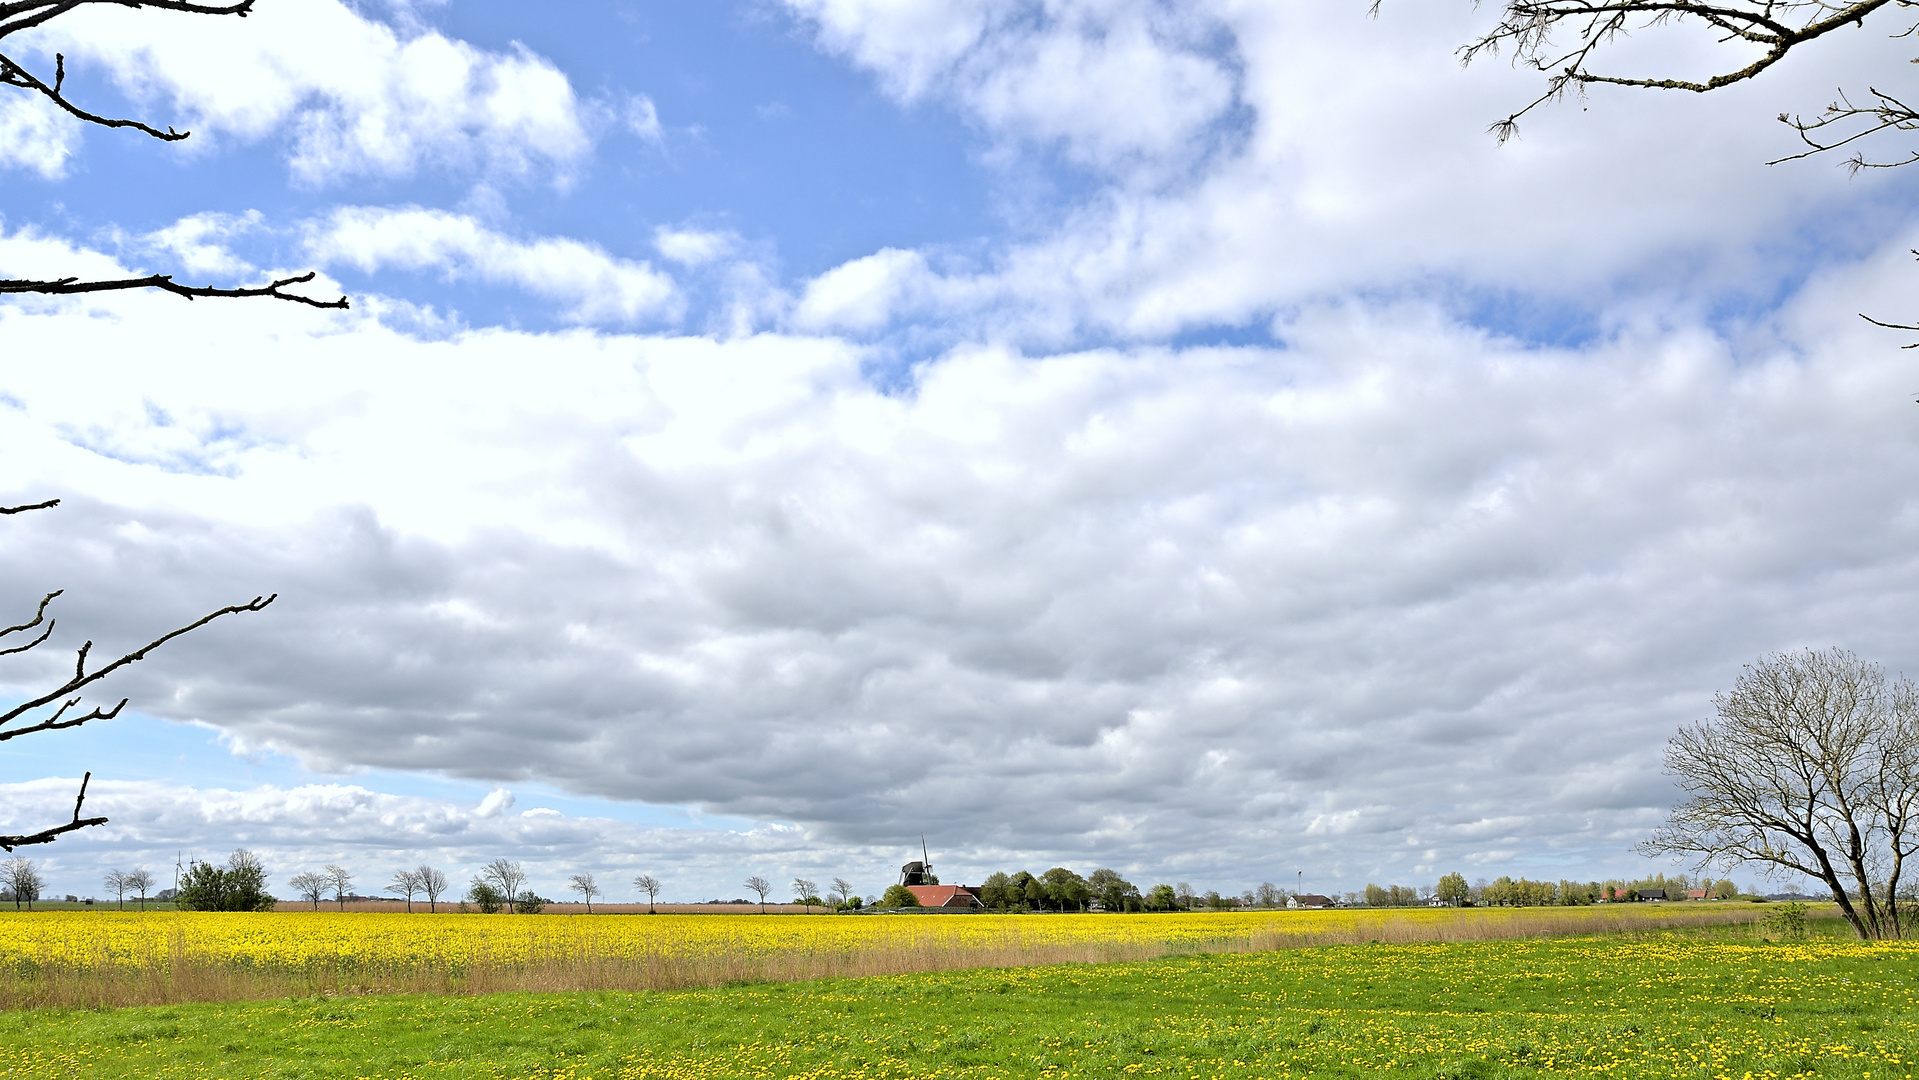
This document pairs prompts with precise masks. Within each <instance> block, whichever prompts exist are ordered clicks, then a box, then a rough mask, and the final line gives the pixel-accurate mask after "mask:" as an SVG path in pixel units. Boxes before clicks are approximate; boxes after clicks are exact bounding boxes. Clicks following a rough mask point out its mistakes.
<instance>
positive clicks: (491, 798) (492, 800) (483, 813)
mask: <svg viewBox="0 0 1919 1080" xmlns="http://www.w3.org/2000/svg"><path fill="white" fill-rule="evenodd" d="M514 802H515V800H514V798H513V793H512V792H511V791H508V790H507V789H505V788H494V789H493V790H492V791H489V792H487V795H486V798H484V799H481V800H480V805H479V806H478V807H475V808H474V811H473V816H474V817H481V818H495V817H499V816H501V815H502V814H505V813H506V812H507V811H508V810H511V809H513V803H514Z"/></svg>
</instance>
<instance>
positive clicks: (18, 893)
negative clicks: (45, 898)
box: [0, 855, 47, 911]
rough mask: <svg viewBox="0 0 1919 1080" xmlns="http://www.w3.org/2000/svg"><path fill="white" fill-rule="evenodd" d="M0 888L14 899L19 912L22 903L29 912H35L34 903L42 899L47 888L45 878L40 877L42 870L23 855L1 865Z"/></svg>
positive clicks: (14, 904)
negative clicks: (41, 895) (41, 894)
mask: <svg viewBox="0 0 1919 1080" xmlns="http://www.w3.org/2000/svg"><path fill="white" fill-rule="evenodd" d="M0 886H4V887H5V888H6V890H7V893H8V894H9V895H10V896H12V897H13V906H14V908H15V909H16V910H17V909H18V908H19V907H20V905H21V904H22V903H25V904H26V905H27V910H28V911H32V910H33V902H34V901H35V900H38V899H40V890H42V889H44V888H46V887H47V882H46V879H45V878H42V877H41V876H40V868H39V867H37V866H34V865H33V862H32V861H31V860H29V859H27V858H26V857H25V856H22V855H15V856H14V857H13V858H11V859H8V860H7V861H6V862H4V863H0Z"/></svg>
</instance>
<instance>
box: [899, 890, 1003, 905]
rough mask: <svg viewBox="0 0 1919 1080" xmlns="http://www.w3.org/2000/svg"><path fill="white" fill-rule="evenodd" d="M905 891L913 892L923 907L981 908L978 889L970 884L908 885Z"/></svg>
mask: <svg viewBox="0 0 1919 1080" xmlns="http://www.w3.org/2000/svg"><path fill="white" fill-rule="evenodd" d="M906 891H907V892H910V893H912V894H913V896H914V898H915V899H917V900H918V901H919V902H920V906H921V907H923V908H948V909H953V910H963V909H972V908H983V907H985V906H986V905H985V904H983V903H981V902H980V898H979V890H978V889H975V888H973V887H972V886H970V885H908V886H906Z"/></svg>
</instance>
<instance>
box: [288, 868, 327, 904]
mask: <svg viewBox="0 0 1919 1080" xmlns="http://www.w3.org/2000/svg"><path fill="white" fill-rule="evenodd" d="M287 884H288V885H291V886H293V891H294V892H296V893H299V894H300V899H302V900H305V901H306V902H307V903H309V904H312V905H313V910H315V911H318V910H320V899H321V898H322V897H324V896H326V887H327V879H326V875H325V874H316V873H314V872H313V871H311V870H303V871H301V872H300V873H297V874H295V875H293V876H292V877H290V878H288V879H287Z"/></svg>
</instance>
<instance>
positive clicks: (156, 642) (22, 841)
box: [0, 6, 278, 851]
mask: <svg viewBox="0 0 1919 1080" xmlns="http://www.w3.org/2000/svg"><path fill="white" fill-rule="evenodd" d="M4 10H5V9H4V6H0V11H4ZM58 505H60V500H59V499H48V500H47V501H45V502H39V503H32V504H30V505H26V506H0V515H13V514H21V513H26V512H27V511H30V510H50V509H52V508H53V507H56V506H58ZM64 591H65V590H62V589H55V590H54V591H52V592H50V593H48V594H47V595H45V596H43V597H41V598H40V603H39V605H38V606H37V607H36V608H35V609H34V612H33V618H31V619H28V620H26V621H25V622H22V623H18V624H16V625H13V626H6V627H0V656H16V655H19V654H21V653H25V652H28V651H30V650H32V649H35V648H38V647H39V646H41V645H44V644H46V642H47V641H48V640H49V639H50V638H51V637H52V636H53V628H54V626H55V624H56V623H57V622H58V620H57V619H54V618H49V617H48V615H47V609H48V608H49V607H50V606H51V605H52V604H53V602H54V600H55V599H57V598H58V597H59V596H60V594H61V593H62V592H64ZM277 595H278V594H275V596H267V597H259V596H256V597H254V598H253V599H252V600H251V601H249V602H247V603H244V604H233V605H230V606H228V607H223V608H221V609H219V610H218V611H215V612H212V613H210V614H207V615H203V616H201V617H200V618H198V619H195V620H194V621H192V622H190V623H188V624H186V625H185V626H182V627H180V628H179V629H177V630H171V631H168V632H167V633H165V634H162V635H160V636H159V637H157V638H155V639H153V640H152V641H150V642H148V643H146V644H145V645H142V646H141V647H140V648H138V649H135V650H133V651H132V652H130V653H127V654H126V655H124V656H122V657H120V658H119V659H117V660H113V661H111V662H109V663H107V664H104V665H101V666H99V667H96V668H94V669H93V670H91V671H89V670H87V659H88V655H89V654H90V653H91V652H92V651H93V642H91V641H88V642H86V643H85V644H83V645H81V646H80V649H79V652H78V655H77V656H76V658H75V660H74V664H73V677H72V678H69V679H67V680H65V681H64V682H62V683H61V684H60V685H59V686H56V687H54V688H53V689H51V690H48V691H46V692H44V693H37V694H33V695H31V696H29V697H28V698H27V699H26V700H25V701H22V702H19V703H18V704H15V705H14V706H12V707H11V708H9V709H6V710H4V711H0V742H6V741H7V740H9V739H15V738H19V737H20V736H22V735H33V734H37V733H39V732H43V731H62V730H65V729H67V728H76V727H79V726H80V725H82V724H85V723H87V722H89V721H92V720H111V719H113V718H114V717H116V716H119V715H120V710H121V709H122V708H124V707H125V706H126V703H127V699H126V698H121V699H120V700H119V702H118V703H116V704H114V705H113V706H111V707H104V706H99V705H96V706H94V707H93V708H91V709H87V710H84V711H78V710H79V706H80V702H81V698H82V696H83V695H82V693H81V691H83V690H85V689H86V688H87V687H89V686H92V685H93V684H94V683H97V682H99V681H100V680H101V679H104V678H106V677H107V676H109V675H112V674H113V673H115V672H117V671H119V670H120V669H122V668H125V667H127V666H128V665H130V664H134V663H137V662H139V661H141V660H144V659H146V657H147V654H148V653H150V652H152V651H153V650H155V649H157V648H159V647H160V646H162V645H165V644H166V643H167V642H169V641H172V640H173V639H174V638H177V637H180V636H181V635H183V634H190V633H192V632H193V631H195V630H198V629H199V628H201V627H202V626H205V625H206V624H208V623H210V622H212V621H213V620H215V619H218V618H220V617H221V616H223V615H234V614H238V613H239V612H243V611H259V610H260V609H261V608H264V607H266V606H267V605H268V604H271V603H273V601H274V600H275V599H276V598H277ZM36 630H37V631H39V632H38V634H37V635H34V631H36ZM15 634H19V635H23V637H24V636H25V635H34V636H32V637H31V638H30V639H28V640H22V641H21V643H20V644H17V645H13V644H10V643H9V642H8V639H9V638H11V637H12V636H13V635H15ZM15 640H20V639H15ZM47 709H51V710H52V711H51V712H43V711H42V710H47ZM15 723H18V724H19V725H20V726H19V727H8V725H9V724H15ZM92 780H93V773H92V772H87V773H86V774H85V775H83V776H82V777H81V778H80V794H79V795H78V796H76V797H75V798H74V800H73V817H72V819H70V820H68V821H65V822H63V823H61V824H59V825H54V826H50V827H48V828H45V829H42V830H40V831H39V832H34V833H24V834H20V835H0V850H5V851H12V850H13V849H15V848H18V847H26V846H28V845H31V844H50V843H52V842H53V841H54V840H56V839H58V838H60V837H61V836H64V835H66V834H67V833H70V832H74V831H76V830H79V829H85V828H89V827H91V826H94V825H104V824H106V823H107V819H106V818H104V817H81V816H80V815H81V812H82V810H83V809H84V807H85V806H86V802H87V785H88V784H89V783H91V782H92Z"/></svg>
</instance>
